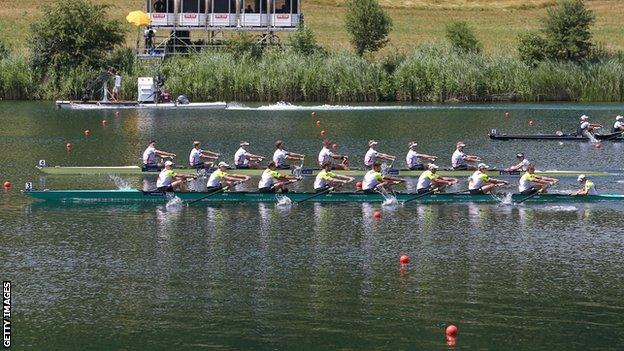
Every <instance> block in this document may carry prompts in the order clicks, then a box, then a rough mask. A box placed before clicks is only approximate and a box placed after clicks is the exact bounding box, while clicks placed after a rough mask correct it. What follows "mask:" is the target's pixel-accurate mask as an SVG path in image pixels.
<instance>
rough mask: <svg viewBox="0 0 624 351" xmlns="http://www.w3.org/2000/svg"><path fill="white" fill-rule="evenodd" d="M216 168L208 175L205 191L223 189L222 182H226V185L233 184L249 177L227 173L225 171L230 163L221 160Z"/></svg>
mask: <svg viewBox="0 0 624 351" xmlns="http://www.w3.org/2000/svg"><path fill="white" fill-rule="evenodd" d="M218 167H219V168H218V169H217V170H216V171H214V172H212V174H211V175H210V178H208V183H207V184H206V191H207V192H212V191H217V190H220V189H223V186H224V185H223V183H226V184H227V186H228V187H230V186H233V185H234V184H235V183H242V182H246V181H248V180H249V179H251V177H250V176H246V175H242V174H229V173H227V171H228V169H229V167H230V165H228V164H227V163H225V162H223V161H221V162H219V165H218Z"/></svg>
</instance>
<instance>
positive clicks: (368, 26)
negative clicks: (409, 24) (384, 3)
mask: <svg viewBox="0 0 624 351" xmlns="http://www.w3.org/2000/svg"><path fill="white" fill-rule="evenodd" d="M346 6H347V14H346V16H345V26H346V29H347V32H348V33H349V36H350V37H351V43H352V44H353V46H354V47H355V51H356V52H357V54H358V55H360V56H362V55H363V54H364V52H365V51H371V52H372V51H377V50H379V49H381V48H382V47H384V45H386V43H387V42H388V33H390V29H392V19H391V18H390V17H389V16H388V15H387V14H386V12H385V11H384V10H383V9H382V8H381V6H380V5H379V2H377V0H347V1H346Z"/></svg>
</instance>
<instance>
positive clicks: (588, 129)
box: [576, 115, 602, 143]
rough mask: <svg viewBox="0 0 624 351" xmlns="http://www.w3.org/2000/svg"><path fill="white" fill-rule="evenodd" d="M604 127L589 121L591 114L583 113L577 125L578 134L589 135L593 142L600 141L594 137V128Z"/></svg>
mask: <svg viewBox="0 0 624 351" xmlns="http://www.w3.org/2000/svg"><path fill="white" fill-rule="evenodd" d="M599 128H602V125H600V124H596V123H589V116H587V115H582V116H581V121H580V122H579V124H578V125H577V127H576V135H578V136H584V137H587V138H588V139H589V140H590V141H591V142H592V143H596V142H598V140H596V138H595V137H594V130H595V129H599Z"/></svg>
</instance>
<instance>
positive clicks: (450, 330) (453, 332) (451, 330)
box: [446, 324, 459, 338]
mask: <svg viewBox="0 0 624 351" xmlns="http://www.w3.org/2000/svg"><path fill="white" fill-rule="evenodd" d="M458 331H459V329H457V326H455V325H454V324H449V326H448V327H446V337H449V338H455V337H457V332H458Z"/></svg>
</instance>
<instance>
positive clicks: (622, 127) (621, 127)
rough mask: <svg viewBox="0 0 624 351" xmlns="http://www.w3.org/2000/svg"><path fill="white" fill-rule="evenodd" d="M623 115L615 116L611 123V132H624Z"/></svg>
mask: <svg viewBox="0 0 624 351" xmlns="http://www.w3.org/2000/svg"><path fill="white" fill-rule="evenodd" d="M623 120H624V117H623V116H619V115H618V116H617V117H615V123H614V124H613V133H624V121H623Z"/></svg>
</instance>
